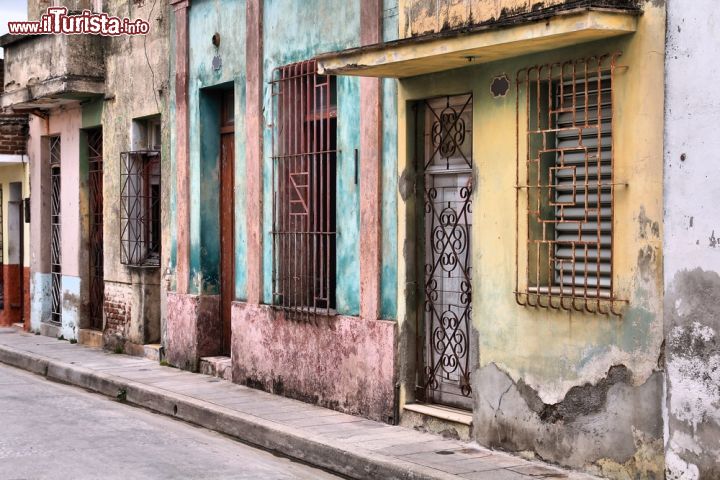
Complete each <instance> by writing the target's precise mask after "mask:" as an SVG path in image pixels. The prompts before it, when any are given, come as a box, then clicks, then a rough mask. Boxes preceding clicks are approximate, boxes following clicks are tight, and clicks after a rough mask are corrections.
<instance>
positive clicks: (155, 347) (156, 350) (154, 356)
mask: <svg viewBox="0 0 720 480" xmlns="http://www.w3.org/2000/svg"><path fill="white" fill-rule="evenodd" d="M161 351H162V346H161V345H160V344H159V343H148V344H145V345H143V356H144V357H145V358H147V359H148V360H154V361H156V362H159V361H161V360H162V358H160V357H161V356H162V355H161Z"/></svg>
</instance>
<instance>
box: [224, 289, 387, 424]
mask: <svg viewBox="0 0 720 480" xmlns="http://www.w3.org/2000/svg"><path fill="white" fill-rule="evenodd" d="M319 322H320V323H319V324H318V325H314V324H312V323H300V322H292V321H288V320H286V319H285V317H284V315H283V313H282V312H281V311H277V310H273V309H272V308H270V307H268V306H265V305H259V306H257V305H249V304H245V303H240V302H235V303H233V308H232V358H233V381H234V382H236V383H242V384H245V385H248V386H251V387H255V388H260V389H262V390H266V391H269V392H272V393H276V394H278V395H285V396H288V397H291V398H295V399H298V400H302V401H305V402H308V403H314V404H317V405H321V406H323V407H327V408H332V409H335V410H339V411H342V412H345V413H350V414H354V415H361V416H364V417H367V418H371V419H373V420H378V421H383V422H389V421H391V420H392V418H393V416H394V413H393V406H394V402H393V399H394V395H395V354H394V346H395V335H396V334H395V332H396V324H395V322H389V321H384V320H368V319H359V318H357V317H346V316H341V315H338V316H335V317H330V318H320V319H319Z"/></svg>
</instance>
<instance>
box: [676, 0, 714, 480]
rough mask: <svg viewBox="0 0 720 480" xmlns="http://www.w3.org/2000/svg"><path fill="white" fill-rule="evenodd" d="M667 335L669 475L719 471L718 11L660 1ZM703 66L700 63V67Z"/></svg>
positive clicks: (701, 1)
mask: <svg viewBox="0 0 720 480" xmlns="http://www.w3.org/2000/svg"><path fill="white" fill-rule="evenodd" d="M667 12H668V22H667V51H666V85H667V86H666V111H665V121H666V124H665V219H664V224H665V244H664V250H665V265H664V268H665V292H666V293H665V335H666V369H667V392H666V393H667V401H666V403H667V407H666V408H667V411H666V412H665V413H666V423H667V425H666V429H665V449H666V468H667V478H669V479H682V480H697V479H702V480H704V479H715V478H719V477H720V275H719V273H720V244H719V243H718V236H720V206H719V204H718V198H720V185H719V184H718V181H717V179H718V171H719V170H720V155H719V154H718V152H719V151H720V138H718V135H717V134H716V132H715V125H717V122H718V120H720V85H719V84H718V83H717V81H716V78H717V76H718V74H720V67H719V66H718V64H717V62H714V61H711V62H706V61H705V59H710V58H716V57H717V51H718V49H720V37H719V36H718V35H717V28H718V25H720V11H718V8H717V2H716V1H714V0H695V1H693V2H682V1H680V0H669V1H668V2H667ZM699 63H702V64H703V65H702V68H698V64H699Z"/></svg>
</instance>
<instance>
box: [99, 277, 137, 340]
mask: <svg viewBox="0 0 720 480" xmlns="http://www.w3.org/2000/svg"><path fill="white" fill-rule="evenodd" d="M131 302H132V291H131V290H130V289H129V288H127V287H126V286H125V285H117V284H113V283H109V282H106V283H105V301H104V303H103V310H104V312H105V328H104V330H103V343H104V345H105V347H106V348H110V349H114V348H115V347H116V346H118V345H120V346H122V345H124V343H125V340H126V339H127V337H128V330H129V328H130V314H131Z"/></svg>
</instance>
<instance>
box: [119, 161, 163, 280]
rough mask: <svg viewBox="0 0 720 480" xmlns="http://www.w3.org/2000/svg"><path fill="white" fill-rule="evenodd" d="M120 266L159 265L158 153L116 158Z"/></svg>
mask: <svg viewBox="0 0 720 480" xmlns="http://www.w3.org/2000/svg"><path fill="white" fill-rule="evenodd" d="M120 185H121V193H120V245H121V249H120V263H122V264H123V265H133V266H145V267H157V266H159V265H160V152H159V151H156V150H141V151H134V152H122V153H121V154H120Z"/></svg>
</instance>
